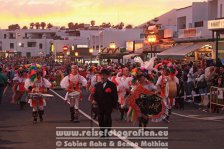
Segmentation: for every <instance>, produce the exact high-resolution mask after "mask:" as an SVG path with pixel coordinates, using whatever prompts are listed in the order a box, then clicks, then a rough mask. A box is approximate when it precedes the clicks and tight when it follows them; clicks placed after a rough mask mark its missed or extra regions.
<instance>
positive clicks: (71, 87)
mask: <svg viewBox="0 0 224 149" xmlns="http://www.w3.org/2000/svg"><path fill="white" fill-rule="evenodd" d="M80 84H81V85H82V86H83V87H86V86H87V80H86V79H85V78H84V77H83V76H81V75H80V74H79V73H78V66H76V65H72V66H71V73H70V74H69V75H68V76H66V77H64V78H63V79H62V81H61V83H60V85H61V87H62V88H64V89H66V91H67V93H66V96H65V100H67V102H68V103H69V104H70V113H71V121H75V122H79V118H78V117H79V102H80V100H82V94H81V93H82V92H81V86H80ZM73 93H74V94H73ZM73 95H74V96H73ZM73 97H74V98H73Z"/></svg>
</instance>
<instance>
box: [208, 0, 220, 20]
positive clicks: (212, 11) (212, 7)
mask: <svg viewBox="0 0 224 149" xmlns="http://www.w3.org/2000/svg"><path fill="white" fill-rule="evenodd" d="M217 6H218V0H211V1H208V11H209V14H208V15H209V16H208V19H209V20H214V19H215V18H217V10H218V7H217Z"/></svg>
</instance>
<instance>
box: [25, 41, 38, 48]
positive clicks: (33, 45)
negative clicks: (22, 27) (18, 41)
mask: <svg viewBox="0 0 224 149" xmlns="http://www.w3.org/2000/svg"><path fill="white" fill-rule="evenodd" d="M36 44H37V43H36V42H27V47H36Z"/></svg>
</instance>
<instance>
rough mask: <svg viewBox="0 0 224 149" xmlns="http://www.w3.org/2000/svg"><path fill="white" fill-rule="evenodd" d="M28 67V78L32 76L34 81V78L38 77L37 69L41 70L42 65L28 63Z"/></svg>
mask: <svg viewBox="0 0 224 149" xmlns="http://www.w3.org/2000/svg"><path fill="white" fill-rule="evenodd" d="M26 67H28V72H29V74H28V78H30V81H31V82H34V80H36V79H37V71H39V70H41V65H39V64H36V63H32V64H28V65H26Z"/></svg>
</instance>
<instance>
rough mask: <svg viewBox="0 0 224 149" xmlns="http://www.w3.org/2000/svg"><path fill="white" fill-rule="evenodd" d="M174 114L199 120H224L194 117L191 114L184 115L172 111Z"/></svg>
mask: <svg viewBox="0 0 224 149" xmlns="http://www.w3.org/2000/svg"><path fill="white" fill-rule="evenodd" d="M172 114H173V115H177V116H181V117H186V118H191V119H198V120H204V121H215V122H222V121H221V120H215V119H207V118H206V117H193V116H189V115H182V114H179V113H175V112H172Z"/></svg>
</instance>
